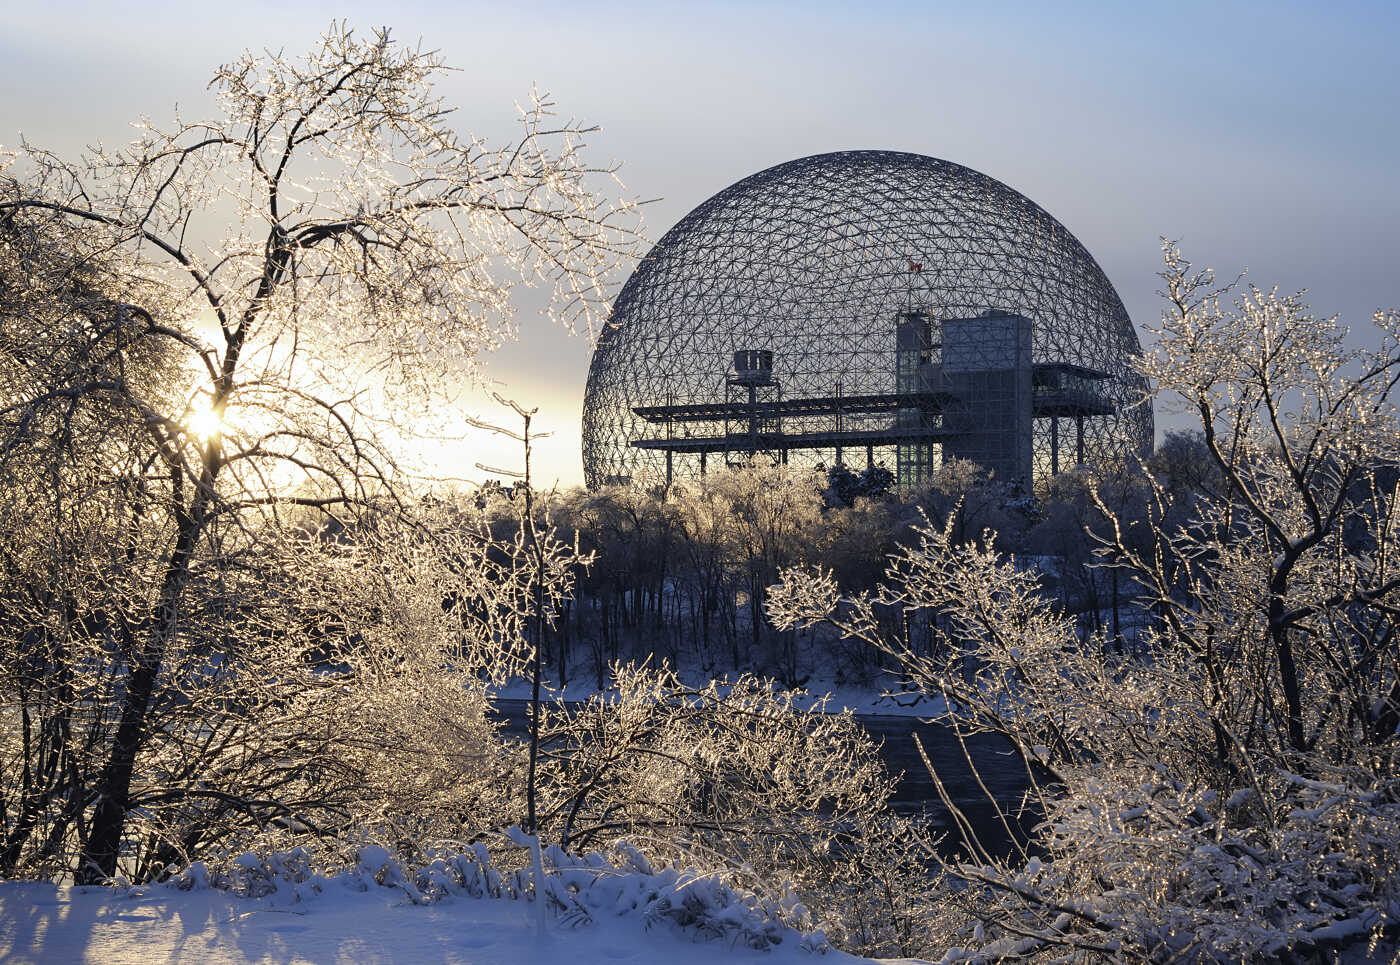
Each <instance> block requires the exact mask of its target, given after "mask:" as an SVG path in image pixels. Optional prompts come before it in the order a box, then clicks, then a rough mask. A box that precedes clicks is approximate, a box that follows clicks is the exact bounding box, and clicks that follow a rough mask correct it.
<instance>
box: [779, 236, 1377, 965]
mask: <svg viewBox="0 0 1400 965" xmlns="http://www.w3.org/2000/svg"><path fill="white" fill-rule="evenodd" d="M1163 278H1164V280H1165V282H1166V296H1167V299H1168V303H1169V308H1168V311H1167V312H1166V313H1165V315H1164V320H1163V325H1162V329H1161V331H1160V333H1159V335H1160V337H1159V342H1158V349H1157V352H1156V354H1155V355H1153V356H1152V357H1150V358H1149V359H1148V360H1146V361H1145V362H1144V371H1145V373H1146V374H1147V375H1149V376H1150V377H1151V378H1152V379H1153V381H1154V382H1155V383H1156V384H1157V386H1158V390H1159V393H1163V394H1165V395H1166V397H1167V401H1168V402H1169V403H1173V402H1175V403H1177V404H1183V405H1184V406H1186V407H1187V409H1188V410H1189V411H1190V412H1192V413H1194V414H1195V416H1196V417H1197V419H1198V423H1199V427H1200V431H1201V437H1200V438H1201V448H1199V449H1198V447H1196V446H1194V445H1193V446H1187V447H1185V448H1187V449H1188V450H1190V452H1188V453H1186V455H1192V453H1194V454H1195V455H1200V453H1201V451H1202V449H1203V452H1204V453H1205V454H1208V460H1207V463H1206V465H1205V467H1204V469H1202V471H1194V470H1193V471H1192V472H1190V473H1189V476H1190V478H1191V479H1194V480H1196V481H1197V483H1199V484H1187V483H1184V482H1183V480H1184V479H1185V476H1183V475H1182V474H1181V473H1177V474H1175V475H1173V474H1170V473H1166V472H1162V473H1161V474H1160V475H1156V476H1149V477H1148V482H1149V486H1148V493H1147V504H1148V505H1147V509H1146V518H1147V521H1148V523H1149V524H1150V528H1151V530H1152V533H1153V538H1149V539H1144V538H1142V535H1141V533H1134V532H1130V526H1129V523H1130V522H1132V521H1133V519H1134V518H1135V517H1136V518H1138V519H1140V518H1141V514H1131V515H1126V516H1125V514H1124V513H1122V512H1121V511H1115V506H1114V505H1113V500H1112V499H1111V498H1110V497H1108V496H1107V495H1105V494H1104V493H1103V492H1102V491H1100V494H1099V498H1098V500H1097V509H1098V511H1099V513H1100V514H1101V515H1102V517H1103V519H1104V520H1105V521H1106V522H1107V526H1106V528H1104V529H1101V533H1102V534H1103V535H1102V536H1101V537H1100V550H1101V552H1100V557H1099V562H1100V563H1101V564H1104V565H1109V566H1113V567H1115V568H1117V569H1118V571H1120V572H1121V573H1123V574H1124V576H1125V579H1126V580H1129V581H1130V584H1129V585H1131V586H1132V587H1134V591H1133V592H1134V595H1135V597H1136V598H1137V604H1138V605H1139V606H1141V607H1143V608H1144V609H1145V610H1146V611H1147V612H1149V613H1150V614H1151V620H1150V622H1149V623H1148V625H1147V626H1146V627H1145V628H1144V629H1143V630H1142V631H1140V632H1139V633H1138V634H1137V636H1136V640H1135V641H1134V644H1133V646H1131V647H1127V648H1125V649H1124V651H1123V652H1122V653H1120V652H1119V651H1118V648H1116V647H1109V646H1107V645H1106V644H1107V640H1106V639H1103V638H1091V639H1090V640H1089V641H1087V642H1085V641H1082V640H1081V639H1080V636H1079V634H1078V633H1077V632H1076V628H1075V626H1074V625H1073V623H1072V622H1071V621H1069V620H1068V619H1066V618H1065V617H1064V616H1063V615H1061V614H1060V613H1058V612H1056V609H1055V608H1054V607H1053V606H1052V605H1051V601H1049V600H1047V599H1046V598H1045V596H1044V594H1043V592H1042V591H1041V589H1040V586H1039V581H1038V577H1037V575H1036V574H1035V573H1034V572H1033V570H1031V569H1030V568H1028V567H1025V566H1023V565H1019V564H1018V563H1017V561H1015V560H1013V559H1011V558H1009V557H1008V556H1007V555H1005V554H1004V553H1002V552H1000V551H999V550H998V548H997V546H996V544H995V541H994V538H993V537H992V536H991V535H990V534H989V535H988V536H986V537H985V538H984V539H983V540H981V541H980V542H974V543H966V542H963V541H962V540H960V539H958V538H957V534H956V532H955V530H956V527H955V523H954V521H953V520H951V519H950V521H949V522H948V523H947V524H946V525H943V526H936V525H929V526H925V527H924V528H923V529H922V530H921V533H920V538H919V541H918V543H917V545H913V546H910V547H908V548H906V549H905V550H903V551H901V552H899V553H897V554H896V555H895V556H894V557H893V558H892V559H891V562H890V566H889V569H888V571H887V574H886V578H885V581H884V582H883V584H882V585H881V586H880V587H879V588H878V589H877V590H876V591H875V592H874V593H870V594H863V595H857V596H854V597H846V598H843V597H842V595H841V593H840V592H839V590H838V588H837V587H836V586H835V584H834V582H833V581H831V579H830V578H829V576H828V575H827V574H825V573H823V572H816V573H813V572H805V573H804V572H797V571H791V572H789V573H788V574H786V576H785V579H784V581H783V583H782V584H781V585H780V586H779V587H776V588H774V589H773V590H772V591H771V592H770V607H771V609H772V612H773V613H774V617H775V619H776V620H777V621H778V622H779V623H780V625H798V624H802V623H805V622H810V621H826V622H830V623H833V624H835V625H836V626H837V627H838V628H840V630H842V631H843V632H844V633H846V634H847V635H849V636H851V637H853V638H857V639H862V640H865V641H866V642H868V643H869V644H871V645H873V646H875V647H877V648H881V649H883V650H884V651H886V652H887V653H890V654H892V655H894V656H896V657H898V658H899V659H900V660H901V661H902V663H903V665H904V667H905V670H906V671H907V672H908V673H909V674H910V676H911V677H912V678H913V680H914V681H915V682H916V683H917V684H918V685H919V686H920V687H921V688H922V689H924V690H925V691H926V692H928V693H931V694H933V693H937V694H941V695H943V696H944V697H945V698H946V699H947V701H948V708H949V709H948V713H947V715H946V720H947V722H948V723H949V725H950V726H951V727H952V728H953V729H954V731H955V732H961V733H966V732H967V731H968V730H988V731H994V732H997V733H1001V734H1004V735H1005V736H1006V737H1008V738H1009V739H1010V740H1011V741H1012V743H1013V744H1014V745H1015V746H1016V748H1017V750H1018V752H1019V753H1020V755H1021V757H1022V758H1023V760H1024V762H1025V764H1026V767H1027V770H1028V772H1029V774H1030V776H1031V777H1032V779H1033V780H1032V794H1031V800H1029V801H1028V802H1026V803H1027V804H1028V805H1030V806H1031V807H1032V809H1033V811H1034V812H1035V813H1037V814H1039V815H1041V816H1042V817H1043V819H1044V820H1043V823H1042V824H1040V826H1039V828H1038V830H1037V831H1036V832H1035V834H1034V837H1033V839H1032V840H1029V841H1026V840H1023V841H1022V850H1021V852H1020V854H1019V855H1017V856H1015V858H1014V860H1012V861H1009V862H1002V861H997V860H994V859H993V858H992V856H991V855H989V854H987V853H986V852H984V851H981V850H979V849H977V848H975V847H974V848H973V849H972V850H971V851H970V852H969V853H968V854H966V855H965V858H964V859H963V860H961V861H957V862H954V863H953V864H952V866H951V867H950V869H949V870H950V871H951V872H952V873H953V874H954V875H955V876H956V877H957V878H960V879H961V880H962V881H963V882H964V883H965V884H964V886H963V887H962V888H960V889H956V890H953V891H951V892H950V893H949V894H948V896H947V900H948V902H950V903H951V904H952V905H954V906H961V907H962V908H963V909H964V913H965V916H966V918H965V921H966V925H965V929H966V930H965V933H964V934H961V935H957V936H954V937H953V938H952V939H951V940H950V942H949V944H956V945H958V946H960V947H959V948H958V949H955V950H953V951H949V952H948V954H947V955H946V956H945V960H947V961H958V960H964V961H997V960H1002V959H1004V958H1006V957H1010V956H1016V957H1022V958H1034V957H1037V956H1041V957H1044V958H1046V959H1047V960H1050V959H1062V958H1063V957H1064V956H1066V955H1067V954H1068V955H1078V956H1082V957H1102V958H1110V959H1127V960H1143V961H1160V960H1191V961H1197V960H1200V961H1241V960H1261V959H1266V958H1268V959H1275V958H1279V957H1284V956H1294V957H1299V958H1307V957H1316V958H1322V957H1326V956H1328V955H1331V954H1333V953H1335V952H1336V951H1337V950H1338V949H1339V948H1341V947H1342V946H1345V945H1347V944H1350V943H1358V942H1360V943H1364V942H1365V941H1366V940H1367V939H1368V938H1370V937H1372V936H1376V935H1380V934H1382V933H1385V932H1389V933H1391V934H1392V935H1393V934H1394V932H1395V930H1396V928H1397V925H1400V913H1397V909H1400V875H1397V872H1396V865H1395V862H1394V860H1393V857H1392V853H1393V849H1394V842H1395V841H1396V840H1397V835H1400V735H1397V725H1400V647H1397V643H1396V632H1397V629H1400V608H1397V603H1400V571H1397V570H1396V563H1395V560H1396V553H1397V551H1400V543H1397V536H1396V528H1395V519H1396V517H1395V513H1396V510H1397V507H1398V506H1400V469H1397V467H1400V423H1397V413H1396V407H1395V403H1394V398H1393V390H1394V386H1395V383H1396V380H1397V378H1400V315H1397V314H1395V313H1381V314H1378V315H1377V316H1376V317H1375V326H1376V327H1375V329H1374V331H1373V332H1372V333H1371V338H1370V339H1368V341H1370V342H1371V344H1373V345H1374V346H1375V347H1374V348H1365V349H1356V348H1351V347H1349V345H1348V340H1347V337H1346V336H1347V332H1346V330H1345V329H1344V328H1343V327H1342V326H1340V325H1339V324H1338V323H1337V322H1336V320H1335V319H1328V318H1318V317H1316V316H1314V315H1312V314H1311V313H1309V312H1308V311H1307V309H1306V308H1305V307H1304V306H1303V304H1302V302H1301V299H1300V298H1298V297H1296V296H1294V297H1281V296H1279V295H1277V294H1276V293H1272V292H1263V291H1259V290H1257V289H1252V288H1251V289H1248V290H1247V291H1245V292H1243V293H1242V294H1240V295H1238V296H1237V297H1236V298H1235V300H1234V303H1233V307H1229V306H1222V299H1223V298H1225V297H1227V296H1228V294H1229V293H1230V286H1225V287H1223V288H1221V287H1217V286H1216V285H1215V282H1214V279H1213V277H1212V275H1211V273H1209V272H1195V271H1193V270H1192V269H1191V266H1190V265H1189V264H1188V263H1186V262H1185V261H1183V260H1182V259H1181V258H1180V256H1179V254H1178V253H1177V251H1176V249H1175V248H1174V247H1172V246H1168V247H1167V248H1166V269H1165V271H1164V273H1163ZM1188 461H1189V462H1190V463H1191V465H1192V466H1195V467H1196V468H1197V469H1201V466H1200V462H1201V460H1200V459H1197V458H1194V456H1193V458H1192V459H1191V460H1188ZM1181 462H1182V460H1180V459H1174V460H1173V461H1172V463H1173V464H1176V463H1181ZM1187 468H1190V467H1187ZM880 605H888V606H900V607H904V608H908V609H912V610H914V611H916V612H918V611H932V612H937V613H938V614H939V615H940V617H941V619H940V621H939V623H938V628H939V635H938V637H939V638H938V641H937V646H935V647H933V648H931V649H930V650H929V651H928V652H919V653H915V652H912V651H911V650H910V649H909V648H908V647H907V646H905V645H904V642H903V641H902V640H901V639H900V638H899V637H891V636H889V635H888V634H886V633H884V632H883V631H882V629H881V627H880V626H879V623H878V621H877V620H876V619H875V617H874V609H875V608H876V607H877V606H880ZM949 805H950V809H952V808H951V798H950V799H949ZM953 810H954V814H955V816H956V813H957V812H956V810H955V809H953Z"/></svg>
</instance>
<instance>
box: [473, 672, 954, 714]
mask: <svg viewBox="0 0 1400 965" xmlns="http://www.w3.org/2000/svg"><path fill="white" fill-rule="evenodd" d="M680 677H681V679H682V680H685V681H686V682H687V683H691V684H695V685H697V686H704V685H705V684H708V683H709V680H708V678H704V675H703V674H698V673H681V674H680ZM702 678H704V679H702ZM590 680H591V678H585V679H583V680H576V681H574V682H572V683H570V684H569V685H568V686H566V687H559V686H557V685H556V684H554V683H553V682H551V681H544V682H543V683H542V684H541V687H540V696H541V698H542V699H544V700H550V701H584V700H588V699H589V698H590V697H593V696H595V695H597V694H599V693H601V694H603V695H604V696H607V695H609V694H612V693H614V691H613V690H611V689H607V688H605V689H603V690H602V691H600V690H599V689H598V687H597V686H596V685H595V684H593V683H591V682H590ZM889 682H890V689H889V690H885V689H883V688H881V687H879V686H876V685H867V686H864V687H857V686H850V685H847V684H840V683H837V682H835V681H834V680H832V679H829V678H819V677H813V678H812V679H810V680H808V681H807V683H806V684H805V686H804V687H803V688H802V690H803V692H804V693H805V694H806V695H807V696H806V698H804V699H805V701H806V702H807V708H805V709H816V708H818V707H821V708H822V709H823V710H824V711H825V712H827V713H832V714H839V713H842V712H843V711H847V710H849V711H851V712H852V713H854V714H856V715H857V716H860V717H937V716H939V715H941V714H943V713H944V712H945V711H946V710H947V705H946V704H945V702H944V701H943V698H942V697H929V696H926V695H924V694H921V693H917V692H914V691H901V690H898V689H896V687H897V684H898V682H899V681H898V680H897V678H896V677H895V676H894V675H890V677H889ZM492 694H493V696H495V697H496V698H498V699H501V700H529V699H530V682H529V681H528V680H525V679H523V678H518V677H517V678H515V679H513V680H511V681H510V682H509V683H507V684H505V685H504V686H501V687H496V688H493V689H492Z"/></svg>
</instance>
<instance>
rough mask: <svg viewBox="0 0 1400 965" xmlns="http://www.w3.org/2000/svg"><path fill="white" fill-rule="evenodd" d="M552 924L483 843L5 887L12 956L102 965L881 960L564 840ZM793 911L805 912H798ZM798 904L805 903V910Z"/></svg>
mask: <svg viewBox="0 0 1400 965" xmlns="http://www.w3.org/2000/svg"><path fill="white" fill-rule="evenodd" d="M550 852H551V853H550V861H549V866H550V871H549V873H548V874H547V875H546V879H545V887H544V889H543V891H542V893H543V894H545V895H546V896H547V897H546V904H547V906H548V908H549V909H550V911H549V913H548V915H547V916H546V918H545V929H544V932H543V934H541V933H540V931H539V926H538V923H537V919H536V914H535V908H534V904H533V901H531V900H529V899H528V895H529V894H531V892H532V889H531V888H530V887H529V885H528V881H529V875H528V873H514V874H510V875H502V874H499V873H498V872H496V871H495V870H494V869H493V868H491V867H490V865H489V863H488V861H487V860H486V858H485V854H484V852H482V851H481V850H480V849H478V850H477V851H476V852H475V853H473V852H468V853H467V854H465V855H462V856H459V857H457V858H454V859H449V860H446V861H443V860H439V861H435V862H433V864H432V865H430V866H428V867H426V868H422V869H418V870H417V871H416V872H413V871H406V870H405V869H404V868H402V867H401V866H400V865H398V863H396V862H394V861H392V860H391V859H389V857H388V853H387V852H386V851H384V850H383V849H382V848H368V849H365V851H364V852H362V854H361V859H360V864H359V867H357V868H354V869H351V870H348V871H344V872H341V873H339V874H336V875H333V876H330V877H326V876H321V875H316V874H312V873H310V872H309V870H308V867H307V862H306V860H305V859H306V855H305V853H304V852H292V853H290V854H284V855H273V856H271V857H270V858H267V859H259V858H256V857H254V856H252V855H245V856H243V857H242V858H239V859H237V860H236V861H235V862H233V863H232V864H231V865H230V868H229V871H228V872H227V873H225V874H222V875H211V874H210V872H209V871H208V870H207V869H206V868H204V866H203V865H195V866H193V867H192V868H190V869H189V870H187V871H186V872H184V873H183V874H182V875H179V876H177V877H176V878H174V879H172V880H171V882H169V883H168V884H165V885H153V886H149V887H146V888H79V887H67V886H59V885H54V884H51V883H40V882H3V883H0V960H3V961H5V962H7V963H21V962H24V963H30V962H32V963H42V962H64V963H68V962H74V963H77V962H92V963H98V962H101V963H122V962H131V963H138V962H139V963H147V962H185V961H189V962H210V963H218V965H229V963H243V962H263V961H276V962H307V963H325V962H356V963H362V962H414V963H417V962H444V963H448V962H450V963H461V965H497V963H499V965H505V963H517V962H540V963H544V962H565V961H567V962H569V963H570V965H602V963H607V965H611V963H615V962H624V961H635V962H639V963H642V962H658V961H666V962H668V963H669V965H704V963H710V962H716V961H724V962H764V963H768V965H797V963H810V962H811V961H812V959H813V958H814V956H821V957H822V959H823V961H826V962H833V963H842V962H846V963H855V962H860V961H867V960H865V959H857V958H854V957H852V956H850V955H846V954H845V953H842V952H838V951H835V950H833V949H831V948H830V947H829V946H828V945H827V944H826V941H825V939H824V938H823V936H822V934H821V933H820V932H807V933H804V932H801V931H797V930H795V929H793V928H791V927H789V926H787V925H784V924H782V923H781V922H779V921H778V920H777V917H776V912H775V909H773V908H769V907H767V903H765V902H763V901H759V900H757V899H755V898H754V897H753V896H749V895H744V894H742V893H736V892H733V891H731V890H730V889H729V888H727V887H726V886H725V885H723V884H722V883H720V882H719V881H717V880H716V879H714V878H712V877H709V876H702V875H695V874H693V873H689V872H685V871H676V870H674V869H664V868H663V869H655V868H652V867H651V866H650V865H649V864H648V863H647V862H646V860H645V859H644V858H641V857H640V856H639V855H638V856H636V861H635V862H634V863H631V864H624V865H623V866H622V867H619V866H617V865H614V864H613V863H611V862H609V861H608V860H607V859H604V858H601V857H600V856H591V857H589V858H572V857H569V856H566V855H562V854H561V853H559V852H557V851H556V850H555V849H550ZM784 908H785V909H786V910H787V911H789V912H791V911H793V908H788V907H787V905H784ZM797 913H798V914H799V915H800V914H802V913H801V912H800V909H798V910H797Z"/></svg>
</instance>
